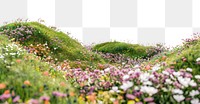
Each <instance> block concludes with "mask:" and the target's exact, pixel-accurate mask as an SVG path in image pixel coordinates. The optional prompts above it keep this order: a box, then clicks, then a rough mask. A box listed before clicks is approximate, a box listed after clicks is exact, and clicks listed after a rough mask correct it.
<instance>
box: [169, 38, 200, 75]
mask: <svg viewBox="0 0 200 104" xmlns="http://www.w3.org/2000/svg"><path fill="white" fill-rule="evenodd" d="M179 50H182V51H181V53H179ZM178 53H179V54H178ZM199 57H200V40H199V41H197V42H195V44H192V45H190V46H189V47H186V46H183V47H181V48H179V49H176V50H175V51H174V52H173V54H170V55H168V58H167V60H166V61H167V63H168V64H171V63H172V62H176V64H173V66H175V69H186V68H192V69H193V74H200V65H198V64H197V62H196V59H197V58H199ZM182 58H186V61H183V60H182Z"/></svg>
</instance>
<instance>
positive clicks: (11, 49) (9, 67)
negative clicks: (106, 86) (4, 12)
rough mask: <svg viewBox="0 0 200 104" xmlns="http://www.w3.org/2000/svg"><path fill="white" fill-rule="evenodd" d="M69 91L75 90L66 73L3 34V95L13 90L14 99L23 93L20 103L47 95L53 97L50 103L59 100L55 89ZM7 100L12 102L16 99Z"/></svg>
mask: <svg viewBox="0 0 200 104" xmlns="http://www.w3.org/2000/svg"><path fill="white" fill-rule="evenodd" d="M61 84H62V85H63V86H61ZM66 90H69V92H70V91H75V90H74V89H73V87H71V86H70V84H69V83H68V82H66V79H65V78H64V77H63V73H61V72H59V71H56V70H54V68H52V67H51V66H50V65H49V64H47V63H45V62H42V61H41V60H39V59H38V58H37V57H36V56H35V55H33V54H30V53H27V51H25V50H24V49H23V48H22V47H21V46H20V45H19V44H15V43H12V42H11V41H9V40H8V38H7V37H6V36H4V35H0V93H1V94H2V93H4V94H5V93H8V92H10V93H12V97H13V98H15V97H17V96H20V100H19V101H18V102H19V103H20V102H21V101H22V102H24V101H28V100H30V99H32V98H34V99H40V97H42V96H48V97H50V98H51V99H52V100H51V102H54V103H56V100H55V98H53V96H52V92H54V91H59V92H62V93H66ZM53 99H54V100H53ZM8 101H9V102H8V103H13V99H9V100H8ZM59 101H62V100H61V99H60V100H59ZM63 101H64V102H66V100H63ZM64 102H63V103H64ZM0 103H1V102H0ZM41 103H42V102H41Z"/></svg>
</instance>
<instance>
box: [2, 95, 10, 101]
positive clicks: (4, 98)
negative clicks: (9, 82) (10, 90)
mask: <svg viewBox="0 0 200 104" xmlns="http://www.w3.org/2000/svg"><path fill="white" fill-rule="evenodd" d="M10 97H11V94H2V95H1V96H0V100H6V99H8V98H10Z"/></svg>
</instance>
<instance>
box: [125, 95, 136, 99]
mask: <svg viewBox="0 0 200 104" xmlns="http://www.w3.org/2000/svg"><path fill="white" fill-rule="evenodd" d="M126 98H128V99H131V100H133V99H135V96H134V95H132V94H126Z"/></svg>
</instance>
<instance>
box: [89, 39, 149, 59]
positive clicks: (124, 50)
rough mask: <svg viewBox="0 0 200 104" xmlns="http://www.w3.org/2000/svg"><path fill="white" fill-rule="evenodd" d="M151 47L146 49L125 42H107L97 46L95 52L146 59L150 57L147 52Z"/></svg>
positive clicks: (94, 48)
mask: <svg viewBox="0 0 200 104" xmlns="http://www.w3.org/2000/svg"><path fill="white" fill-rule="evenodd" d="M149 48H150V47H145V46H142V45H138V44H128V43H123V42H106V43H101V44H97V45H95V46H94V47H93V51H98V52H103V53H113V54H124V55H125V56H128V57H131V58H136V57H142V58H145V57H147V56H148V53H147V50H148V49H149Z"/></svg>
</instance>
